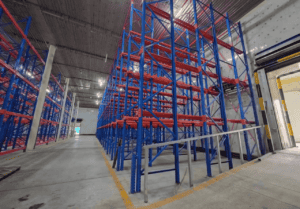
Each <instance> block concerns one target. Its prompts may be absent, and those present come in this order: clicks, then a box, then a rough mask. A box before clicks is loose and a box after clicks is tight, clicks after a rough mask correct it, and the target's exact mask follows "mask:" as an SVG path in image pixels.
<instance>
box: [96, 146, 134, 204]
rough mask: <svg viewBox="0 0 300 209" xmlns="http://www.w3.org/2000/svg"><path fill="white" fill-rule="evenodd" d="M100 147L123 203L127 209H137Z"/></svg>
mask: <svg viewBox="0 0 300 209" xmlns="http://www.w3.org/2000/svg"><path fill="white" fill-rule="evenodd" d="M98 147H99V150H100V152H101V154H102V156H103V158H104V160H105V164H106V167H107V168H108V170H109V172H110V175H111V176H112V178H113V180H114V182H115V184H116V186H117V188H118V190H119V193H120V195H121V197H122V199H123V202H124V204H125V206H126V209H134V208H136V207H134V205H133V203H132V201H131V199H130V197H129V196H128V194H127V192H126V191H125V189H124V187H123V185H122V184H121V182H120V180H119V178H118V176H117V174H116V172H115V171H114V169H112V168H111V165H110V164H109V162H108V160H107V158H106V156H105V153H104V152H103V150H102V149H101V146H100V144H98Z"/></svg>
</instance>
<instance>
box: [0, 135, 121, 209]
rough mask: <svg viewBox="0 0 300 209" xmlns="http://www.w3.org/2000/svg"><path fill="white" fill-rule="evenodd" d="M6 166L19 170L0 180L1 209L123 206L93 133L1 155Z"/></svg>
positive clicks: (0, 162) (0, 161)
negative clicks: (18, 166)
mask: <svg viewBox="0 0 300 209" xmlns="http://www.w3.org/2000/svg"><path fill="white" fill-rule="evenodd" d="M18 156H19V157H18ZM13 157H15V159H12V160H6V159H7V158H13ZM5 165H21V170H20V171H17V172H16V173H15V174H13V175H12V176H9V177H8V178H6V179H4V180H2V181H0V208H1V209H12V208H15V209H17V208H18V209H19V208H27V209H28V208H32V209H33V208H35V209H37V208H42V209H44V208H59V209H60V208H114V209H117V208H124V204H123V201H122V199H121V197H120V195H119V192H118V190H117V188H116V186H115V184H114V182H113V180H112V178H111V175H110V173H109V171H108V169H107V167H106V165H105V161H104V159H103V157H102V155H101V152H100V150H99V143H98V140H97V139H96V137H95V136H77V137H76V138H72V139H69V140H68V141H66V142H59V143H58V144H57V145H55V146H53V145H48V146H44V147H43V148H42V147H40V148H37V149H36V150H34V151H32V152H28V153H22V152H19V153H15V154H13V155H9V156H7V155H6V156H1V157H0V166H5Z"/></svg>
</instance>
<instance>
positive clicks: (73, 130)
mask: <svg viewBox="0 0 300 209" xmlns="http://www.w3.org/2000/svg"><path fill="white" fill-rule="evenodd" d="M76 109H77V111H76V117H75V121H74V125H73V128H72V132H73V134H72V136H74V135H75V127H76V123H77V118H78V112H79V101H77V108H76Z"/></svg>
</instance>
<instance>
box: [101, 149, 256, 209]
mask: <svg viewBox="0 0 300 209" xmlns="http://www.w3.org/2000/svg"><path fill="white" fill-rule="evenodd" d="M98 147H99V150H100V151H101V154H102V156H103V158H104V160H105V164H106V166H107V168H108V170H109V172H110V174H111V176H112V178H113V180H114V182H115V184H116V186H117V188H118V190H119V193H120V195H121V197H122V199H123V202H124V204H125V206H126V209H156V208H160V207H162V206H165V205H167V204H169V203H172V202H175V201H177V200H180V199H183V198H184V197H187V196H189V195H191V194H193V193H194V192H196V191H200V190H202V189H205V188H207V187H208V186H210V185H213V184H215V183H217V182H218V181H220V180H222V179H224V178H226V177H229V176H230V175H233V174H236V173H237V172H239V171H241V170H242V169H243V168H246V167H249V166H252V165H254V164H255V163H256V162H257V160H252V161H250V162H248V163H245V164H243V165H240V166H238V167H236V168H234V169H231V170H229V171H227V172H225V173H222V174H220V175H218V176H216V177H215V178H212V179H210V180H208V181H206V182H203V183H201V184H199V185H198V186H195V187H193V188H191V189H189V190H187V191H184V192H181V193H179V194H176V195H175V196H172V197H168V198H166V199H164V200H160V201H158V202H155V203H152V204H150V205H146V206H142V207H138V208H137V207H135V206H134V204H133V202H132V201H131V199H130V197H129V195H128V194H127V192H126V191H125V189H124V187H123V185H122V184H121V182H120V180H119V178H118V176H117V174H116V172H115V171H114V169H112V168H111V165H110V164H109V161H108V160H107V158H106V154H105V152H103V150H102V149H101V148H102V147H101V145H100V143H99V144H98Z"/></svg>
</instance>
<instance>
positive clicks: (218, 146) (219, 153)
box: [217, 136, 222, 173]
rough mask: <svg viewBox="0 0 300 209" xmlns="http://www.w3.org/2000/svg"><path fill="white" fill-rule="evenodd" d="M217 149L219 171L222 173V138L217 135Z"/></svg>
mask: <svg viewBox="0 0 300 209" xmlns="http://www.w3.org/2000/svg"><path fill="white" fill-rule="evenodd" d="M217 149H218V165H219V173H222V167H221V165H222V161H221V150H220V140H219V136H217Z"/></svg>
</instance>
